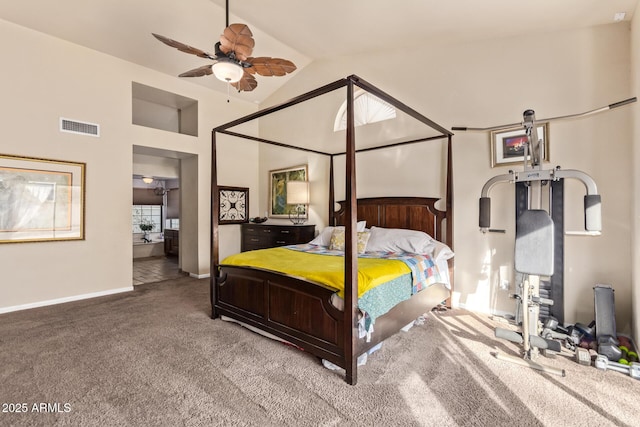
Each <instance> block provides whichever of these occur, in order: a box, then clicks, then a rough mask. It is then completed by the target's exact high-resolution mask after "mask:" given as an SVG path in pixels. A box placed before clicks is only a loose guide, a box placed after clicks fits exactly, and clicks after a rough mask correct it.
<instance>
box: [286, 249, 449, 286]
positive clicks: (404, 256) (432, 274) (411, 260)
mask: <svg viewBox="0 0 640 427" xmlns="http://www.w3.org/2000/svg"><path fill="white" fill-rule="evenodd" d="M285 247H286V248H287V249H292V250H295V251H301V252H307V253H313V254H319V255H333V256H344V252H342V251H333V250H330V249H328V248H327V247H325V246H318V245H310V244H304V245H290V246H285ZM358 257H359V258H382V259H394V260H400V261H402V262H404V263H405V264H406V265H407V267H409V269H410V270H411V276H412V281H413V284H412V294H415V293H417V292H420V291H421V290H423V289H425V288H427V287H429V286H430V285H432V284H434V283H442V282H443V280H442V277H441V276H440V270H439V269H438V267H437V266H436V264H435V263H434V262H433V259H432V258H431V257H430V256H425V255H417V254H409V253H406V252H366V253H363V254H359V255H358ZM447 285H448V282H447ZM448 286H449V285H448Z"/></svg>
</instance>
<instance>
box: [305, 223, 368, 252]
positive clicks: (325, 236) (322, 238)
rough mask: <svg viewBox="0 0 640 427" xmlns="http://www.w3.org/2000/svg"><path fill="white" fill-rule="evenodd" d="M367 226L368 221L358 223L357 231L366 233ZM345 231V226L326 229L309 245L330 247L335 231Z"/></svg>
mask: <svg viewBox="0 0 640 427" xmlns="http://www.w3.org/2000/svg"><path fill="white" fill-rule="evenodd" d="M366 226H367V221H358V225H357V228H356V230H357V231H364V230H365V227H366ZM340 228H341V229H343V230H344V227H343V226H338V227H331V226H329V227H325V228H324V230H322V231H321V232H320V234H318V235H317V236H316V237H315V239H313V240H312V241H310V242H309V243H310V244H312V245H318V246H327V247H328V246H329V245H330V244H331V234H332V233H333V230H334V229H340Z"/></svg>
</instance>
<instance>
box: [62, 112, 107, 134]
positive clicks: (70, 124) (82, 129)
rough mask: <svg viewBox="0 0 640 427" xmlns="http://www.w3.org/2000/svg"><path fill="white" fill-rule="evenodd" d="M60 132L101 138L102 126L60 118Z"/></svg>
mask: <svg viewBox="0 0 640 427" xmlns="http://www.w3.org/2000/svg"><path fill="white" fill-rule="evenodd" d="M60 131H61V132H70V133H79V134H81V135H89V136H96V137H98V136H100V125H97V124H95V123H86V122H79V121H77V120H70V119H65V118H64V117H60Z"/></svg>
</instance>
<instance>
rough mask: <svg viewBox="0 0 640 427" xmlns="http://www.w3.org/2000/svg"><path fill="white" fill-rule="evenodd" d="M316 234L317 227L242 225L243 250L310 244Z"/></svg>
mask: <svg viewBox="0 0 640 427" xmlns="http://www.w3.org/2000/svg"><path fill="white" fill-rule="evenodd" d="M315 234H316V226H315V225H279V224H278V225H276V224H269V225H267V224H242V245H241V250H242V252H246V251H253V250H255V249H266V248H273V247H276V246H284V245H297V244H299V243H309V242H310V241H311V240H313V238H314V237H315Z"/></svg>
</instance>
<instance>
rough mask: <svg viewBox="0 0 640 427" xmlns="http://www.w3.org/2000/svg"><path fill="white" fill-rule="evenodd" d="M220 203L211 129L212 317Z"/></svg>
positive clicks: (210, 266) (214, 313) (214, 132)
mask: <svg viewBox="0 0 640 427" xmlns="http://www.w3.org/2000/svg"><path fill="white" fill-rule="evenodd" d="M219 209H220V208H219V205H218V163H217V152H216V131H215V129H214V130H212V131H211V235H210V237H209V239H210V240H209V243H210V246H211V252H210V256H211V262H210V264H209V277H210V278H211V280H210V283H209V287H210V292H209V294H210V298H211V318H212V319H215V318H217V317H218V310H216V305H215V303H216V300H217V298H216V280H217V279H218V263H219V262H220V260H219V257H220V252H219V245H218V241H219V240H218V218H220V215H219Z"/></svg>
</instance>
